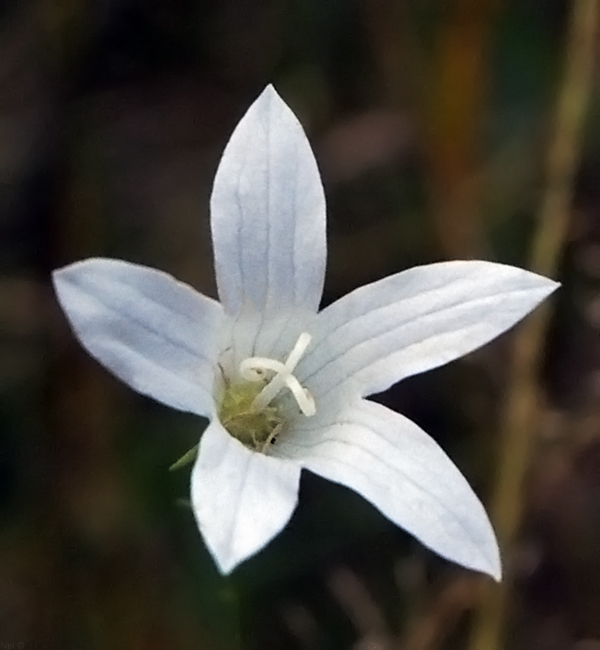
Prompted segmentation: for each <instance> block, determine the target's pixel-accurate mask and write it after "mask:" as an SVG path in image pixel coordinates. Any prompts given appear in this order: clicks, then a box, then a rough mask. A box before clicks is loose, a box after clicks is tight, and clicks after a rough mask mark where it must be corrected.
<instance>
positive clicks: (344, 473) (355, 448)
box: [277, 400, 501, 580]
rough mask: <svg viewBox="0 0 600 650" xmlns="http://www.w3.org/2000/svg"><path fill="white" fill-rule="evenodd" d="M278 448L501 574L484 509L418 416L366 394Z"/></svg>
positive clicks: (470, 561)
mask: <svg viewBox="0 0 600 650" xmlns="http://www.w3.org/2000/svg"><path fill="white" fill-rule="evenodd" d="M277 453H278V454H280V455H281V456H282V457H288V458H291V459H296V460H298V461H300V462H302V464H303V466H304V467H306V468H307V469H309V470H311V471H312V472H315V473H316V474H319V475H320V476H323V477H325V478H327V479H329V480H331V481H335V482H336V483H341V484H342V485H346V486H347V487H349V488H351V489H352V490H355V491H356V492H358V493H359V494H361V495H362V496H363V497H364V498H365V499H367V500H368V501H370V502H371V503H372V504H373V505H374V506H375V507H377V508H378V509H379V510H380V511H381V512H382V513H383V514H384V515H385V516H386V517H387V518H388V519H390V520H391V521H392V522H394V523H395V524H397V525H398V526H401V527H402V528H404V529H406V530H407V531H408V532H409V533H411V534H412V535H414V536H415V537H416V538H417V539H419V540H420V541H421V542H422V543H423V544H424V545H425V546H427V547H429V548H430V549H432V550H433V551H435V552H436V553H438V554H439V555H441V556H443V557H445V558H447V559H449V560H452V561H453V562H457V563H458V564H462V565H463V566H466V567H468V568H471V569H475V570H477V571H482V572H484V573H488V574H490V575H491V576H493V577H494V578H496V579H497V580H499V579H500V574H501V567H500V557H499V552H498V545H497V542H496V538H495V536H494V532H493V530H492V527H491V525H490V522H489V520H488V518H487V515H486V513H485V510H484V508H483V506H482V505H481V503H480V501H479V499H478V498H477V497H476V496H475V493H474V492H473V491H472V489H471V488H470V487H469V484H468V483H467V481H466V480H465V478H464V477H463V475H462V474H461V473H460V472H459V470H458V469H457V468H456V466H455V465H454V464H453V463H452V461H451V460H450V459H449V458H448V457H447V456H446V454H445V453H444V452H443V451H442V449H441V448H440V447H439V446H438V445H437V444H436V443H435V442H434V440H433V439H432V438H430V437H429V436H428V435H427V434H426V433H425V432H424V431H422V430H421V429H420V428H419V427H418V426H417V425H416V424H415V423H414V422H411V421H410V420H408V419H407V418H405V417H403V416H402V415H399V414H398V413H394V412H393V411H390V410H389V409H387V408H385V407H384V406H381V405H380V404H375V403H374V402H369V401H367V400H360V401H359V402H358V403H357V404H356V405H355V406H352V407H348V408H347V409H346V410H345V411H342V412H341V414H340V415H339V416H338V419H337V422H335V423H334V424H331V425H329V426H328V427H326V428H325V429H324V430H323V429H312V430H308V429H307V430H302V431H300V432H299V433H298V435H297V436H294V437H293V438H291V439H290V438H284V437H282V438H281V439H280V442H279V443H278V444H277Z"/></svg>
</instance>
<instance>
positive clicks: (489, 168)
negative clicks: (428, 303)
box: [0, 0, 600, 650]
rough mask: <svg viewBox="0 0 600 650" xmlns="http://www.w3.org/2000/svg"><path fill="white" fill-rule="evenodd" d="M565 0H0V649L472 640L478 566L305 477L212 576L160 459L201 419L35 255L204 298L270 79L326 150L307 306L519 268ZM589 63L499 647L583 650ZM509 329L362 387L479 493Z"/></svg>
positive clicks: (489, 465) (595, 287) (591, 357)
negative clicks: (234, 150)
mask: <svg viewBox="0 0 600 650" xmlns="http://www.w3.org/2000/svg"><path fill="white" fill-rule="evenodd" d="M569 13H570V5H568V4H566V3H565V2H562V1H561V0H504V2H500V0H449V1H448V2H435V1H434V0H376V1H371V0H362V1H361V0H325V1H323V0H321V1H317V0H222V1H219V2H217V1H216V0H145V1H142V0H90V1H88V2H78V1H77V0H21V1H20V2H16V1H14V0H13V1H12V2H10V1H6V2H4V3H2V5H0V229H1V230H0V232H1V236H0V522H1V526H0V642H1V643H2V644H14V645H3V646H2V647H11V648H14V647H18V648H26V649H30V648H32V649H33V648H52V649H54V648H57V649H63V648H64V649H79V648H86V649H87V648H89V649H93V650H96V649H98V650H103V649H105V648H106V649H110V650H112V649H115V648H122V649H124V650H129V649H141V648H144V649H152V648H164V647H169V648H172V649H174V650H175V649H177V650H179V649H182V650H185V649H188V648H190V649H191V648H195V649H197V648H207V649H216V650H220V649H223V650H230V649H234V648H242V647H243V648H249V649H257V650H258V649H260V650H262V649H268V650H277V649H279V648H282V649H287V648H290V649H291V648H299V649H306V650H320V649H327V650H335V649H338V648H340V649H346V648H348V649H350V648H352V649H354V650H359V649H360V650H391V649H392V648H393V649H400V648H402V649H406V650H425V649H426V648H429V649H437V648H440V649H441V648H467V647H469V646H470V643H471V641H470V638H471V637H470V635H469V629H470V623H471V620H472V619H473V616H474V614H473V612H475V613H476V612H477V611H478V608H479V607H480V606H481V604H482V603H484V602H485V599H486V598H489V591H490V588H491V589H494V587H490V586H489V585H488V584H487V580H485V579H483V578H481V577H479V576H476V575H473V574H470V573H469V572H466V571H463V570H461V569H459V568H457V567H454V566H450V565H448V564H447V563H445V562H443V561H441V560H439V559H437V558H435V557H434V556H432V555H431V554H430V553H429V552H428V551H426V550H425V549H423V548H422V547H421V546H420V545H419V544H418V543H416V542H415V541H413V540H412V539H411V538H410V537H409V536H408V535H406V534H405V533H404V532H403V531H402V530H399V529H396V528H395V527H394V526H392V525H391V524H389V523H388V522H387V521H386V520H385V519H384V518H383V517H382V516H380V515H379V514H378V513H377V511H375V510H374V509H373V508H372V507H371V506H369V505H368V504H367V503H366V502H364V501H363V500H361V499H360V498H359V497H358V496H356V495H354V494H353V493H351V492H349V491H348V490H345V489H344V488H341V487H339V486H335V485H332V484H329V483H327V482H325V481H323V480H319V479H317V478H316V477H314V476H310V475H305V476H303V480H302V488H301V495H300V507H299V508H298V511H297V512H296V514H295V515H294V517H293V520H292V523H291V525H290V526H289V527H288V528H287V529H286V530H285V532H284V533H283V534H282V535H280V536H279V537H278V538H277V539H276V540H275V541H274V542H273V543H272V544H270V545H269V546H268V547H267V548H266V549H265V550H264V551H263V552H262V553H260V554H259V555H258V556H256V557H255V558H253V559H252V560H250V561H248V562H247V563H245V564H244V565H242V567H241V568H240V569H239V570H238V571H236V572H235V573H234V574H233V576H232V577H230V578H227V579H224V578H222V577H220V576H219V575H218V573H217V571H216V570H215V568H214V566H213V563H212V560H211V559H210V557H209V555H208V553H207V551H206V550H205V548H204V546H203V542H202V540H201V538H200V537H199V535H198V534H197V531H196V528H195V525H194V522H193V520H192V516H191V512H190V511H189V509H188V508H187V507H186V506H185V504H184V503H182V501H181V500H182V499H185V498H187V493H188V472H187V470H184V471H181V472H179V473H169V472H167V468H168V467H169V465H170V464H171V463H172V462H174V461H175V460H176V459H177V458H178V457H179V456H181V455H182V453H183V452H185V451H186V450H187V449H189V448H190V447H191V446H192V445H194V444H195V443H196V442H197V439H198V436H199V435H200V433H201V432H202V429H203V427H204V426H205V422H203V421H201V420H199V419H198V418H195V417H191V416H187V415H183V414H179V413H176V412H174V411H171V410H168V409H166V408H163V407H162V406H160V405H158V404H155V403H153V402H151V401H149V400H147V399H145V398H143V397H140V396H138V395H136V394H134V393H133V392H132V391H130V390H129V389H127V388H126V387H124V386H122V385H121V384H119V383H118V382H117V381H116V380H114V379H113V378H112V377H111V376H109V375H108V374H107V373H106V372H105V371H104V370H103V369H102V368H100V367H99V366H98V365H97V364H95V362H94V361H92V360H91V359H90V358H89V357H88V356H87V355H86V354H85V353H84V352H83V351H82V350H81V349H80V348H79V346H78V345H77V343H76V342H75V341H74V339H73V337H72V335H71V334H70V332H69V330H68V328H67V325H66V322H65V320H64V318H63V316H62V315H61V313H60V312H59V309H58V307H57V304H56V302H55V300H54V297H53V294H52V291H51V288H50V284H49V273H50V271H51V270H52V269H53V268H56V267H57V266H60V265H63V264H66V263H69V262H72V261H75V260H77V259H81V258H84V257H88V256H113V257H120V258H123V259H127V260H129V261H134V262H139V263H143V264H148V265H150V266H154V267H157V268H161V269H164V270H167V271H168V272H170V273H172V274H174V275H176V276H177V277H179V278H181V279H184V280H186V281H188V282H190V283H191V284H193V285H194V286H195V287H197V288H198V289H200V290H202V291H204V292H206V293H208V294H209V295H215V285H214V276H213V270H212V259H211V249H210V239H209V229H208V223H209V221H208V220H209V215H208V199H209V195H210V189H211V182H212V178H213V176H214V173H215V169H216V166H217V164H218V160H219V156H220V153H221V152H222V150H223V147H224V145H225V143H226V141H227V139H228V137H229V135H230V133H231V131H232V129H233V127H234V125H235V124H236V122H237V121H238V120H239V118H240V117H241V115H242V114H243V113H244V111H245V110H246V108H247V107H248V106H249V104H250V103H251V102H252V101H253V99H254V98H255V97H256V96H257V95H258V93H259V92H260V91H261V90H262V88H263V87H264V85H265V84H266V83H269V82H272V83H274V84H275V86H276V87H277V89H278V90H279V92H280V93H281V94H282V96H283V97H284V99H285V100H286V101H287V102H288V103H289V104H290V105H291V106H292V108H293V109H294V110H295V112H296V113H297V114H298V116H299V117H300V119H301V121H302V123H303V124H304V126H305V128H306V130H307V132H308V135H309V138H310V140H311V143H312V144H313V147H314V149H315V152H316V156H317V159H318V162H319V165H320V168H321V171H322V174H323V180H324V185H325V189H326V194H327V197H328V206H329V223H328V235H329V242H330V244H329V245H330V249H329V250H330V252H329V255H330V257H329V266H328V276H327V283H326V295H325V299H324V302H325V303H328V302H330V301H332V300H333V299H335V298H336V297H338V296H340V295H342V294H344V293H346V292H347V291H349V290H351V289H353V288H354V287H356V286H359V285H360V284H363V283H365V282H367V281H370V280H373V279H376V278H379V277H382V276H383V275H385V274H388V273H393V272H396V271H399V270H401V269H403V268H406V267H408V266H412V265H414V264H418V263H424V262H430V261H436V260H442V259H455V258H470V257H481V258H485V259H493V260H497V261H502V262H506V263H511V264H517V265H521V266H527V265H528V263H529V262H528V260H529V259H530V255H529V250H530V249H531V247H532V241H533V238H534V236H535V232H536V227H537V226H536V224H537V221H536V215H537V211H538V207H539V205H540V204H541V201H542V195H543V192H544V191H545V189H546V179H545V175H544V169H545V166H544V160H545V157H546V152H547V149H548V146H549V142H550V138H551V133H552V130H551V123H552V116H553V114H554V106H555V103H556V96H557V92H558V89H559V85H560V83H561V78H562V77H561V74H562V70H563V66H564V63H565V60H566V59H567V51H566V46H565V39H566V34H567V24H568V20H567V18H568V15H569ZM596 79H597V75H594V78H593V79H592V82H590V83H591V93H592V99H591V106H590V110H589V117H588V120H587V122H586V126H585V132H584V133H585V136H584V139H583V148H582V151H581V154H582V161H581V164H580V165H579V168H578V172H577V179H576V183H575V185H574V188H573V191H574V197H573V202H572V208H571V209H570V210H569V212H568V214H567V215H565V216H566V217H567V220H568V227H567V228H566V231H565V233H564V237H563V241H562V243H561V247H560V249H561V252H560V259H559V260H557V261H558V262H560V279H561V280H562V281H563V283H564V287H563V289H562V290H561V292H560V295H557V297H556V298H555V299H554V303H553V313H552V316H551V327H550V334H549V337H548V338H547V340H546V339H544V340H543V341H539V344H540V345H542V346H543V347H542V349H543V350H544V353H543V354H544V361H543V364H542V368H541V373H540V375H539V376H540V380H539V383H538V385H537V386H536V391H537V392H538V395H539V397H540V405H539V408H537V409H536V411H535V413H536V417H535V421H534V423H532V426H531V431H530V435H531V439H532V444H531V447H530V449H529V451H528V456H527V459H526V460H527V465H528V467H529V470H528V472H527V478H526V481H525V486H524V490H523V492H522V494H520V495H519V498H518V501H519V503H518V508H519V519H520V520H521V525H520V530H521V533H520V535H519V538H518V540H516V542H514V543H510V544H507V545H506V546H504V548H503V553H504V557H505V564H506V572H507V584H508V587H507V588H508V589H509V590H510V591H508V592H507V593H508V594H509V598H508V602H509V603H510V608H509V618H508V622H507V624H506V626H505V627H504V633H505V635H506V638H507V641H506V643H507V645H506V647H509V648H511V649H521V648H523V649H526V650H562V649H563V648H564V649H573V650H598V649H600V589H599V588H598V585H599V584H600V553H599V548H600V547H599V543H600V410H599V403H600V346H599V338H598V329H599V327H600V192H599V190H598V187H599V184H598V181H599V175H600V168H599V167H598V160H599V157H600V129H598V127H597V126H596V124H597V123H598V121H597V120H596V119H595V117H596V116H597V115H598V113H599V111H600V104H599V102H598V90H597V88H598V85H597V84H596ZM574 146H577V145H576V144H575V145H574ZM201 334H202V333H201V332H199V333H198V335H199V336H201ZM514 336H515V334H514V333H511V334H509V335H505V336H504V337H502V338H501V339H500V340H498V341H496V342H495V343H493V344H492V345H489V346H487V347H486V348H485V349H483V350H481V351H478V352H476V353H475V354H473V355H471V356H470V357H468V358H467V359H465V360H463V361H460V362H457V363H454V364H452V365H450V366H449V367H447V368H442V369H439V370H436V371H434V372H431V373H427V374H425V375H422V376H418V377H414V378H412V379H409V380H406V381H404V382H402V384H401V385H399V386H397V387H395V388H394V389H392V390H391V391H389V392H388V393H387V394H385V395H382V396H381V397H380V398H379V399H381V400H382V401H383V402H385V403H386V404H388V405H390V406H391V407H393V408H395V409H397V410H401V411H402V412H403V413H405V414H407V415H408V416H409V417H411V418H413V419H414V420H416V421H417V422H418V423H419V424H420V425H421V426H423V427H424V428H425V429H426V430H427V431H428V432H430V433H431V434H432V435H433V436H434V437H435V438H436V439H437V440H438V441H439V442H440V444H441V445H442V446H443V447H444V448H445V449H446V450H448V452H449V453H450V455H451V456H452V458H454V459H455V460H456V462H457V464H458V465H459V466H460V467H461V469H462V470H463V471H464V473H465V474H466V475H467V476H468V477H469V479H470V481H471V482H472V484H473V485H474V486H475V488H476V490H477V491H478V493H479V494H481V495H482V497H483V498H484V500H485V497H486V496H488V495H490V494H491V493H492V491H493V487H494V477H495V476H496V474H497V469H498V459H499V458H506V457H508V458H510V457H511V456H510V449H509V450H508V455H507V451H506V449H505V450H504V455H502V454H500V452H499V449H500V447H501V446H502V444H503V442H502V439H501V437H500V435H499V432H500V430H501V422H502V419H503V418H502V414H503V412H504V409H505V396H506V394H507V392H508V391H509V388H510V382H511V381H512V379H511V377H512V375H511V374H510V371H509V368H510V364H511V358H512V357H513V356H514V349H513V347H512V341H513V339H514ZM505 469H506V466H505ZM509 471H510V466H509ZM509 505H510V504H509ZM486 594H487V595H486ZM19 643H20V644H22V645H17V644H19ZM473 647H474V646H473ZM479 650H485V649H481V648H480V649H479Z"/></svg>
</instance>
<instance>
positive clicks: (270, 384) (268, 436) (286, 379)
mask: <svg viewBox="0 0 600 650" xmlns="http://www.w3.org/2000/svg"><path fill="white" fill-rule="evenodd" d="M310 341H311V336H310V334H307V333H306V332H303V333H302V334H300V336H299V337H298V340H297V341H296V345H294V347H293V349H292V351H291V352H290V354H289V355H288V357H287V359H286V360H285V362H281V361H279V360H277V359H271V358H269V357H249V358H248V359H244V361H242V363H241V364H240V367H239V374H240V376H241V378H242V379H243V380H244V381H242V382H238V383H233V384H229V383H228V382H227V380H226V378H224V379H225V392H224V394H223V399H222V401H221V406H220V409H219V419H220V420H221V423H222V424H223V426H224V427H225V428H226V429H227V431H229V433H230V434H231V435H232V436H234V437H235V438H237V439H238V440H240V442H242V443H243V444H245V445H246V446H248V447H250V448H251V449H255V450H257V451H262V452H264V451H265V450H266V449H267V448H268V446H269V445H270V444H273V443H274V442H275V441H276V439H277V436H278V435H279V434H280V433H281V431H282V429H283V427H284V424H285V417H284V409H283V406H282V404H281V402H279V403H278V400H276V398H277V397H278V396H279V395H280V394H281V392H282V391H283V390H285V389H287V390H289V391H290V393H291V395H292V397H293V398H294V399H295V401H296V403H297V404H298V408H299V409H300V411H301V412H302V413H303V414H304V415H305V416H306V417H311V416H312V415H314V414H315V413H316V405H315V400H314V399H313V396H312V395H311V394H310V393H309V391H308V390H306V388H304V387H303V386H302V385H301V384H300V382H299V381H298V379H297V377H295V375H294V370H295V368H296V366H297V365H298V362H299V361H300V359H301V358H302V356H303V355H304V353H305V352H306V349H307V347H308V346H309V344H310Z"/></svg>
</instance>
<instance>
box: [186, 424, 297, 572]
mask: <svg viewBox="0 0 600 650" xmlns="http://www.w3.org/2000/svg"><path fill="white" fill-rule="evenodd" d="M299 482H300V466H299V465H298V464H297V463H294V462H293V461H289V460H281V459H279V458H274V457H272V456H266V455H264V454H259V453H256V452H253V451H250V449H248V448H247V447H244V445H242V444H241V443H240V442H239V441H238V440H236V439H235V438H233V437H232V436H230V435H229V434H228V433H227V431H225V429H224V428H223V426H222V425H221V423H220V422H219V421H218V420H217V419H216V418H215V419H214V420H213V421H212V422H211V424H210V426H209V427H208V429H207V430H206V431H205V432H204V434H203V436H202V439H201V441H200V449H199V452H198V459H197V460H196V464H195V465H194V469H193V470H192V508H193V510H194V514H195V516H196V521H197V523H198V527H199V529H200V532H201V533H202V536H203V537H204V540H205V542H206V545H207V546H208V549H209V550H210V552H211V553H212V555H213V557H214V558H215V561H216V563H217V565H218V566H219V569H220V570H221V572H222V573H229V572H230V571H232V570H233V569H234V568H235V567H236V566H237V565H238V564H240V562H243V561H244V560H245V559H247V558H248V557H250V556H251V555H254V554H255V553H257V552H258V551H260V549H261V548H263V547H264V546H265V545H266V544H268V543H269V542H270V541H271V540H272V539H273V537H275V536H276V535H277V534H278V533H279V532H280V531H281V530H282V529H283V528H284V527H285V525H286V524H287V522H288V521H289V519H290V517H291V516H292V513H293V512H294V509H295V507H296V503H297V501H298V487H299Z"/></svg>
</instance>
